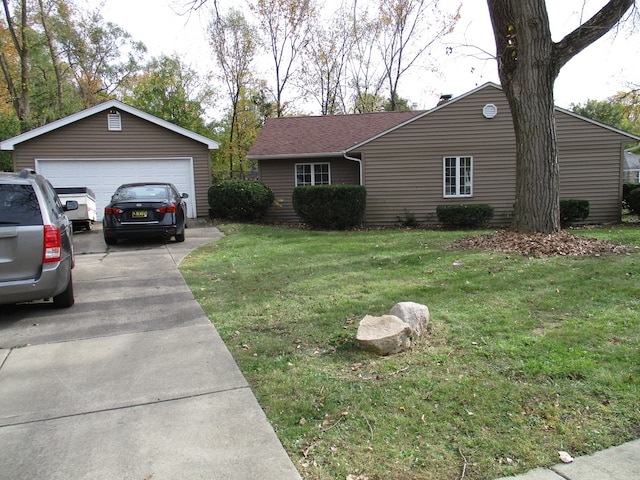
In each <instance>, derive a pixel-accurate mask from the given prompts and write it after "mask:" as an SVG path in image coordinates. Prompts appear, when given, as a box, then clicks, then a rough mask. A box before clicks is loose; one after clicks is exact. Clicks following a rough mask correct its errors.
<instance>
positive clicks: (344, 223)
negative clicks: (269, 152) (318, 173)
mask: <svg viewBox="0 0 640 480" xmlns="http://www.w3.org/2000/svg"><path fill="white" fill-rule="evenodd" d="M366 197H367V191H366V189H365V188H364V187H363V186H361V185H318V186H305V187H296V188H294V190H293V198H292V202H293V208H294V210H295V212H296V213H297V214H298V216H299V217H300V218H301V219H302V221H303V222H304V223H306V224H308V225H310V226H312V227H315V228H326V229H336V230H344V229H345V228H350V227H355V226H358V225H361V224H362V220H363V219H364V209H365V203H366Z"/></svg>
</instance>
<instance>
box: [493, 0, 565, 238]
mask: <svg viewBox="0 0 640 480" xmlns="http://www.w3.org/2000/svg"><path fill="white" fill-rule="evenodd" d="M488 3H489V10H490V12H491V19H492V22H493V29H494V32H496V46H497V47H498V62H499V74H500V82H501V83H502V86H503V89H504V92H505V95H506V96H507V100H508V101H509V106H510V107H511V116H512V118H513V124H514V129H515V136H516V200H515V205H514V216H513V222H512V228H513V229H514V230H516V231H518V232H522V233H527V232H544V233H554V232H558V231H559V230H560V199H559V189H560V180H559V169H558V156H557V140H556V128H555V113H554V99H553V84H554V82H555V79H556V77H557V75H558V71H557V70H556V67H555V65H554V62H553V42H552V41H551V32H550V31H549V21H548V17H547V11H546V8H545V4H544V2H543V1H534V2H527V1H521V0H513V1H506V2H505V1H504V0H489V1H488Z"/></svg>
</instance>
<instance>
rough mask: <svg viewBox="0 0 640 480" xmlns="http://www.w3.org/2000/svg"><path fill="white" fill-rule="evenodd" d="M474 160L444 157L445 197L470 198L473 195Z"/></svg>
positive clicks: (470, 158)
mask: <svg viewBox="0 0 640 480" xmlns="http://www.w3.org/2000/svg"><path fill="white" fill-rule="evenodd" d="M472 164H473V158H472V157H444V162H443V176H444V196H445V198H446V197H470V196H471V195H472V194H473V190H472V186H473V168H472Z"/></svg>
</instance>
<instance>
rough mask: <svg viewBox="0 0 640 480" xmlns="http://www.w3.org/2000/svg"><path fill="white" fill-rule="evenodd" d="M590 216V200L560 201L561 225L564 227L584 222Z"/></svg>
mask: <svg viewBox="0 0 640 480" xmlns="http://www.w3.org/2000/svg"><path fill="white" fill-rule="evenodd" d="M588 216H589V200H574V199H569V200H560V224H561V225H562V226H563V227H566V226H568V225H571V224H572V223H575V222H582V221H584V220H586V219H587V217H588Z"/></svg>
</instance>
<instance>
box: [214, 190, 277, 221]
mask: <svg viewBox="0 0 640 480" xmlns="http://www.w3.org/2000/svg"><path fill="white" fill-rule="evenodd" d="M208 198H209V215H210V216H211V217H212V218H226V219H229V220H240V221H245V220H259V219H261V218H262V217H263V216H264V215H265V214H266V213H267V210H268V209H269V207H270V206H271V205H273V198H274V197H273V192H272V191H271V189H270V188H269V187H267V186H266V185H265V184H264V183H260V182H258V181H255V180H222V181H219V182H216V183H214V184H213V185H212V186H211V187H210V188H209V192H208Z"/></svg>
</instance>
